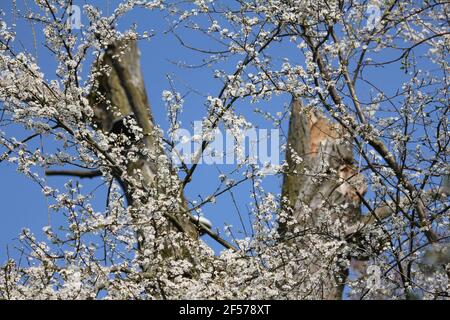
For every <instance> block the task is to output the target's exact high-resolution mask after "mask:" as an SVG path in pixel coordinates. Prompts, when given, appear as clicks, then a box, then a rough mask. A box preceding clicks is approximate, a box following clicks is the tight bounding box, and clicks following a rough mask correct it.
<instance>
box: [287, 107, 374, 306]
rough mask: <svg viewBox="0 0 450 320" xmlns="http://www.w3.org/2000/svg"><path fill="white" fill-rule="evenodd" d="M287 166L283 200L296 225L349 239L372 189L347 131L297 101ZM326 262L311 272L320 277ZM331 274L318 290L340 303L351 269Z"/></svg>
mask: <svg viewBox="0 0 450 320" xmlns="http://www.w3.org/2000/svg"><path fill="white" fill-rule="evenodd" d="M286 161H287V164H288V171H287V172H286V173H285V175H284V181H283V190H282V196H283V198H284V199H285V200H287V201H286V202H284V209H285V210H286V211H288V212H289V213H290V215H292V218H293V219H294V221H295V224H294V226H296V227H299V228H300V230H309V232H310V233H311V234H314V233H317V234H322V235H324V236H325V239H326V237H329V238H330V239H345V236H346V229H347V228H346V227H345V226H351V225H352V224H353V223H355V222H356V221H357V220H358V219H359V216H360V200H359V197H358V194H357V192H359V193H360V194H364V193H365V189H366V186H365V183H364V180H363V177H362V175H361V174H359V173H358V172H357V169H356V168H355V167H354V165H353V162H354V161H353V150H352V144H351V143H350V142H349V141H348V139H346V138H345V136H344V132H343V131H342V129H341V128H340V127H339V126H338V125H336V124H333V123H331V122H330V121H329V120H328V119H327V118H325V116H324V115H322V114H320V113H319V112H317V111H306V110H305V108H304V107H303V106H302V103H301V101H300V100H293V101H292V104H291V117H290V123H289V133H288V145H287V151H286ZM343 208H345V209H343ZM325 215H329V216H325ZM336 226H343V227H336ZM290 229H293V228H292V226H291V227H289V226H288V225H287V224H286V223H284V224H281V225H280V233H281V234H282V235H285V234H287V233H289V231H292V230H290ZM313 243H314V241H309V240H308V238H307V237H304V240H302V246H304V249H306V250H308V251H310V252H313V251H314V250H315V249H316V248H314V247H311V246H314V244H313ZM337 255H339V253H337ZM339 258H344V260H345V257H339ZM322 263H323V262H320V257H318V260H317V261H310V263H309V264H310V265H309V266H308V267H309V269H310V271H311V272H315V271H317V270H318V269H319V268H323V265H320V264H322ZM317 264H319V265H317ZM330 269H331V270H332V272H330V273H329V274H327V275H324V276H323V277H322V279H323V281H322V283H320V284H318V286H317V288H316V289H317V290H319V295H320V296H322V298H324V299H340V298H341V297H342V292H343V289H344V286H345V279H346V277H347V274H348V270H347V266H346V265H341V264H340V263H337V264H335V265H332V266H331V267H330Z"/></svg>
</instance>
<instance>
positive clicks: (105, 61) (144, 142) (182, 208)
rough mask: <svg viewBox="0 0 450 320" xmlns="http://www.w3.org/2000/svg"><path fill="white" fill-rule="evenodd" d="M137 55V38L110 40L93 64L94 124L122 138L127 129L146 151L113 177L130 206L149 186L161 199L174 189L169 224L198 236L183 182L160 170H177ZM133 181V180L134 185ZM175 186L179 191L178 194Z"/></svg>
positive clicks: (142, 239)
mask: <svg viewBox="0 0 450 320" xmlns="http://www.w3.org/2000/svg"><path fill="white" fill-rule="evenodd" d="M139 59H140V53H139V50H138V47H137V43H136V41H122V42H119V43H113V44H110V45H109V46H108V47H107V49H106V50H105V52H104V53H103V55H102V57H101V58H100V60H99V61H98V62H97V63H96V64H95V65H94V70H95V71H96V72H98V76H97V78H96V80H97V86H96V87H94V88H93V90H92V92H91V94H90V97H89V100H90V104H91V106H92V108H93V110H94V122H95V123H94V125H96V126H97V127H98V128H99V129H102V131H103V132H104V133H105V134H116V135H117V138H118V139H120V136H121V135H120V134H123V133H125V135H127V136H130V139H131V143H132V144H135V146H137V147H138V149H139V150H141V151H142V150H145V152H139V153H138V154H137V155H136V157H134V160H129V161H128V159H126V160H127V161H128V162H127V163H126V171H127V178H126V179H124V177H121V176H116V177H115V178H116V179H117V180H118V181H119V182H120V184H121V185H122V187H123V188H124V192H125V195H126V198H127V201H128V205H129V206H135V207H136V206H142V204H145V201H146V200H145V199H142V197H141V196H140V197H139V198H136V197H135V196H134V193H135V191H136V190H137V189H140V190H148V193H149V194H150V190H156V194H157V196H158V197H161V195H162V196H164V193H167V192H172V194H171V195H170V196H171V198H172V199H173V198H177V199H179V203H178V204H175V205H173V206H171V207H170V210H167V212H166V217H167V218H168V220H169V221H170V223H171V226H170V228H175V229H178V230H179V231H181V232H183V233H184V234H186V235H187V236H189V237H192V238H196V237H197V236H198V228H197V227H198V226H197V225H195V224H194V223H193V222H192V217H191V216H189V215H187V214H186V212H187V205H186V202H185V200H184V196H183V191H182V187H181V184H179V187H178V186H175V187H174V186H173V185H168V183H169V184H170V181H171V179H161V172H169V173H171V172H172V173H173V168H170V164H169V162H168V161H166V160H167V158H166V156H165V154H164V150H163V148H162V145H161V138H160V137H159V136H158V134H156V130H155V125H154V123H153V119H152V115H151V109H150V105H149V102H148V98H147V93H146V90H145V85H144V81H143V78H142V74H141V66H140V61H139ZM133 124H134V125H137V126H138V127H139V128H140V130H139V131H140V133H141V136H140V137H139V138H136V137H135V135H134V134H135V133H133V132H131V130H130V126H132V125H133ZM117 143H120V141H117ZM127 158H128V156H127ZM161 159H163V161H161ZM163 166H165V167H163ZM167 166H169V168H168V167H167ZM163 178H164V177H163ZM130 179H131V180H132V181H133V183H130ZM173 189H177V190H178V191H176V192H177V193H178V194H177V195H176V196H175V197H174V195H173V193H174V191H173ZM168 190H170V191H168ZM140 194H142V192H141V193H140ZM168 197H169V195H168ZM169 211H170V212H169ZM147 214H149V215H151V214H152V213H151V212H149V213H147ZM138 245H139V246H140V247H141V248H142V247H143V246H145V232H138ZM168 247H170V245H168ZM169 251H170V250H169ZM164 254H168V255H173V254H175V253H173V252H166V253H164Z"/></svg>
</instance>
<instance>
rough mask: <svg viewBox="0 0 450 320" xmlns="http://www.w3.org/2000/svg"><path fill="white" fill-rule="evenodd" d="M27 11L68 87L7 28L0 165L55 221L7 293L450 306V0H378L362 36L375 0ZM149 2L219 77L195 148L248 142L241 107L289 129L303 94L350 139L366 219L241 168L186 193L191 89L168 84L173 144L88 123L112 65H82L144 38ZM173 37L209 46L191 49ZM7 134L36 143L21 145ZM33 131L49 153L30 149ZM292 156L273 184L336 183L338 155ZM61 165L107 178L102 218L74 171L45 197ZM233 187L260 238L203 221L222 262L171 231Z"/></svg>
mask: <svg viewBox="0 0 450 320" xmlns="http://www.w3.org/2000/svg"><path fill="white" fill-rule="evenodd" d="M35 2H36V5H37V6H38V8H39V10H37V11H36V12H29V14H28V15H27V17H26V18H27V19H29V20H30V21H33V23H35V24H36V25H37V26H40V27H42V28H41V31H42V36H43V37H44V38H45V47H46V48H47V49H48V50H50V52H51V53H52V54H53V56H54V57H55V59H56V62H57V64H56V66H55V70H54V71H55V76H56V79H57V80H52V81H48V80H47V79H48V77H49V76H48V75H44V74H43V72H42V71H41V69H40V67H39V65H38V63H37V60H36V57H33V55H32V54H30V53H27V52H23V51H22V50H20V46H19V45H17V44H16V43H15V38H16V36H17V35H16V34H15V29H14V26H9V25H7V24H6V22H4V21H0V102H1V104H0V162H3V161H5V162H9V163H12V164H15V165H16V166H17V169H18V171H19V172H20V173H22V174H25V175H26V176H28V177H29V178H30V179H32V180H33V181H35V182H36V183H37V184H39V186H40V187H41V188H42V191H43V194H44V197H46V198H47V199H48V201H49V210H50V211H51V212H52V214H54V215H58V216H59V217H62V219H63V220H64V222H63V223H62V224H61V226H60V227H59V228H56V227H54V226H50V225H49V226H47V227H45V228H44V229H43V230H42V233H43V235H44V236H45V238H46V239H45V240H39V239H40V238H41V237H39V236H36V235H34V234H33V233H31V232H30V231H29V230H28V229H24V230H23V232H22V233H21V235H20V242H21V244H22V249H21V250H22V254H23V256H24V259H23V261H17V260H14V259H10V260H9V261H7V262H6V263H5V264H3V265H2V266H1V268H0V299H100V298H102V299H183V298H189V299H321V298H328V299H329V298H342V297H343V295H345V297H346V298H352V299H405V298H407V299H411V298H424V299H448V298H449V295H450V293H449V289H450V287H449V277H450V249H449V248H450V247H449V246H450V242H449V232H448V226H449V220H450V216H449V204H450V203H449V198H448V196H449V192H448V190H447V191H445V190H444V189H443V188H442V182H441V181H443V179H442V177H445V176H448V175H450V171H449V170H450V167H449V164H448V163H449V156H450V154H449V150H450V148H449V144H450V134H449V132H450V130H449V121H448V115H449V105H448V102H449V92H448V90H449V87H450V86H449V82H450V79H449V71H450V70H449V69H450V68H449V64H448V62H449V59H448V51H449V45H450V33H449V30H448V21H447V17H448V13H449V10H450V8H449V6H448V3H446V2H445V1H419V2H418V1H413V0H406V1H393V0H386V1H377V2H376V3H375V2H374V3H375V4H372V5H376V6H377V8H378V9H379V11H380V18H379V21H378V20H377V21H378V23H377V24H376V25H375V26H370V27H368V25H367V20H368V19H372V20H373V17H372V18H371V17H370V16H368V11H367V9H368V8H367V1H337V0H336V1H334V0H333V1H330V0H314V1H313V0H253V1H228V0H227V1H220V0H218V1H212V0H195V1H194V0H192V1H185V2H182V3H179V2H178V1H162V0H158V1H156V0H154V1H144V0H128V1H123V3H121V4H120V5H118V7H117V8H116V9H115V10H114V11H113V14H112V15H110V16H104V15H103V13H102V12H101V11H100V10H99V9H98V8H96V7H94V6H93V5H85V6H84V7H83V12H84V15H85V17H86V18H87V21H85V22H84V26H83V28H82V29H81V30H80V31H79V32H72V30H70V29H69V28H68V27H67V24H66V23H65V19H67V17H65V16H64V14H63V13H64V12H65V10H66V9H67V8H66V3H65V1H58V0H53V1H50V0H49V1H41V0H36V1H35ZM138 7H139V8H144V9H148V10H165V11H166V12H167V14H169V16H170V19H171V23H172V25H171V26H170V27H171V31H172V32H173V34H174V35H175V36H176V38H177V39H179V40H180V45H182V46H186V47H188V48H189V49H192V50H193V51H194V52H195V56H202V57H203V58H204V59H203V60H202V61H203V62H205V63H204V66H207V67H208V68H209V69H211V81H217V82H218V83H219V85H220V86H221V89H220V90H219V91H218V92H217V94H215V95H213V94H209V95H207V96H205V99H204V100H205V101H204V104H205V106H206V111H205V115H204V117H203V119H202V121H203V127H204V128H207V130H206V131H205V132H204V133H203V134H202V135H199V136H194V137H193V138H192V139H193V140H196V141H197V142H199V143H203V144H204V146H205V148H202V149H201V151H200V152H204V151H205V150H206V149H207V148H206V147H207V145H208V143H209V142H210V140H211V139H210V135H211V134H212V133H213V132H214V130H215V129H216V128H218V126H219V125H223V126H225V127H226V128H227V129H229V130H230V131H231V132H232V133H233V135H234V137H235V139H236V140H239V139H242V136H241V135H242V132H243V129H245V128H249V127H251V126H252V119H251V118H250V117H246V116H245V115H244V113H243V112H241V110H240V108H247V109H248V108H250V107H252V108H253V110H254V111H255V113H256V114H258V115H262V116H263V117H264V118H265V120H269V121H272V125H273V126H275V127H281V124H282V122H283V121H284V117H285V114H286V113H288V112H287V111H288V110H287V109H283V108H282V109H281V110H280V108H278V109H277V106H275V105H273V104H271V103H272V100H275V99H276V98H277V97H279V96H289V97H293V98H295V99H301V100H302V101H303V105H304V109H305V110H303V111H304V112H320V113H322V114H326V115H327V116H328V117H329V118H330V119H332V120H333V122H334V123H338V124H339V125H340V126H341V128H343V131H344V134H343V135H344V137H346V138H347V139H348V140H350V141H352V144H353V149H354V156H355V159H356V160H355V163H353V164H352V168H355V170H356V171H357V173H358V174H362V175H363V176H364V179H365V183H366V184H367V186H368V191H367V193H366V194H360V193H358V194H357V196H358V197H357V200H355V201H356V202H358V203H359V204H360V207H361V212H359V213H358V215H357V216H355V215H352V216H348V214H347V212H349V204H348V203H345V204H339V205H336V204H334V203H329V202H327V201H323V203H319V204H318V203H314V204H312V203H310V202H308V201H307V200H308V199H300V198H299V199H297V201H296V203H295V204H294V206H292V207H289V206H288V204H289V203H288V199H286V198H283V197H282V196H281V194H280V193H281V192H280V193H273V192H268V191H266V189H265V187H266V185H265V179H266V178H267V177H266V174H265V172H267V169H268V168H265V167H264V166H258V165H255V164H253V163H252V161H250V160H249V161H241V162H240V164H239V167H238V168H236V172H238V173H237V174H235V175H234V176H233V175H231V174H230V176H228V175H226V174H223V173H221V174H220V176H219V177H218V178H219V181H220V186H219V188H218V189H216V190H214V189H212V190H211V193H210V195H209V196H208V197H206V198H205V199H202V201H199V202H196V201H189V199H185V198H184V196H183V192H182V191H180V190H182V189H183V188H184V187H185V185H186V184H187V183H189V182H190V179H195V174H194V173H195V170H196V168H197V167H196V165H195V162H194V163H193V164H192V165H191V166H190V167H187V165H184V166H181V167H176V166H173V165H172V163H171V161H170V159H169V158H168V157H167V156H165V153H164V151H170V147H171V145H173V141H172V143H171V140H173V139H175V137H174V136H173V132H175V131H176V130H177V129H179V128H180V127H181V120H180V117H181V115H182V114H183V112H185V111H186V107H185V106H184V102H185V101H184V100H185V99H187V98H185V97H184V96H182V95H181V94H179V93H178V92H176V90H175V88H174V86H173V83H172V82H171V83H170V84H171V86H172V87H171V90H166V91H163V92H162V93H161V94H162V98H163V101H164V103H165V104H166V107H167V114H168V118H169V126H170V128H169V130H168V132H167V134H166V135H165V134H164V132H161V130H160V129H159V128H158V127H157V126H156V124H155V125H153V127H152V130H153V131H152V132H150V133H149V132H145V131H144V130H143V128H142V125H141V124H140V123H139V121H137V120H136V119H131V120H127V122H125V124H126V126H127V127H129V130H130V131H131V132H132V133H133V134H132V137H131V136H130V135H126V134H124V133H123V132H117V133H113V132H107V131H105V130H102V128H100V127H99V126H98V125H95V119H96V114H95V112H94V110H93V108H92V106H91V104H90V100H89V94H90V93H91V91H95V90H96V89H97V88H98V85H99V84H98V83H97V80H96V79H97V78H98V76H100V75H104V74H106V75H108V74H109V73H110V72H111V70H108V68H106V67H98V68H92V71H91V72H90V73H88V76H87V77H85V78H83V76H82V75H84V74H86V71H83V68H85V69H89V65H86V63H87V61H90V62H92V61H94V64H95V62H98V61H99V60H100V59H101V57H102V56H103V52H104V50H105V49H107V47H108V45H110V44H111V43H114V42H117V41H121V42H124V43H126V42H127V41H137V40H140V39H146V38H147V37H148V33H145V34H140V33H138V32H137V31H136V28H135V27H132V28H130V29H129V30H127V31H123V32H122V31H119V28H118V27H117V26H118V20H119V19H120V18H121V17H122V16H123V15H125V14H132V12H133V9H134V8H138ZM3 16H4V14H3V15H2V17H3ZM182 28H183V30H189V32H192V33H193V34H195V35H198V36H202V37H205V39H208V40H207V41H206V40H205V43H206V44H207V45H208V44H209V45H211V46H210V48H209V49H208V48H207V49H205V48H192V47H189V46H188V45H187V44H186V42H184V41H182V38H181V36H179V35H178V31H179V30H180V29H182ZM180 34H182V32H180ZM208 41H210V42H208ZM218 48H219V49H218ZM380 70H381V71H380ZM394 70H395V71H394ZM398 70H400V71H398ZM380 72H381V75H380ZM390 72H392V73H393V74H394V75H391V74H390ZM376 74H378V76H377V75H376ZM52 76H53V75H52ZM388 78H389V84H388V85H386V83H383V79H388ZM380 79H382V80H381V81H380ZM150 85H151V84H150ZM195 85H198V86H201V84H195ZM198 89H199V90H201V87H199V88H198ZM106 100H107V99H106ZM107 104H108V108H109V110H112V109H113V107H114V106H113V105H112V102H111V101H107ZM260 104H261V105H262V104H266V105H270V110H268V111H262V110H260V109H259V108H258V107H257V106H259V105H260ZM249 106H250V107H249ZM253 106H254V107H253ZM286 118H289V117H286ZM286 121H287V120H286ZM12 126H19V127H21V128H23V129H24V130H25V131H26V132H30V135H29V137H28V138H26V139H18V138H16V137H14V136H12V135H10V134H9V131H8V130H7V129H8V128H9V127H12ZM166 136H167V138H164V139H163V137H166ZM36 137H43V139H45V141H51V143H52V144H53V146H52V147H51V148H48V149H45V150H41V149H40V148H35V146H36V145H35V144H34V141H35V138H36ZM149 137H150V138H149ZM149 139H150V140H151V141H157V143H156V144H157V148H156V149H151V148H150V147H149V145H148V143H147V141H149ZM163 140H164V141H163ZM236 148H238V150H235V152H236V153H237V154H239V155H241V157H244V156H245V151H244V150H239V148H240V147H239V145H238V146H237V147H236ZM284 149H285V150H289V151H290V152H291V153H292V154H293V155H292V157H291V158H292V162H293V163H285V164H284V165H283V166H281V168H280V167H277V168H275V169H274V170H275V171H276V172H278V173H279V175H282V174H284V173H286V172H287V171H288V170H289V166H292V165H293V166H295V170H294V171H293V173H294V174H295V175H298V176H299V177H310V178H309V179H310V180H308V181H313V182H314V183H315V184H317V185H326V183H327V182H328V181H331V180H332V179H334V177H336V175H337V172H336V170H334V171H333V168H332V166H331V164H330V163H326V162H324V163H322V164H321V166H320V170H316V171H315V170H313V169H312V168H307V167H303V164H304V160H305V158H306V157H308V155H305V154H295V150H293V148H292V146H291V145H289V142H286V143H285V146H284ZM155 150H156V151H155ZM158 150H159V151H160V150H163V152H162V153H161V152H159V151H158ZM197 156H200V155H197ZM141 162H144V163H145V165H141V166H135V167H133V164H135V163H141ZM51 166H71V167H72V168H73V167H75V168H82V169H88V170H90V172H98V174H97V175H98V176H99V177H100V178H99V179H102V180H103V182H104V183H105V184H107V185H108V186H109V187H108V195H107V201H106V206H105V208H104V210H100V211H97V210H95V209H94V207H93V205H92V201H93V196H92V195H90V194H86V193H84V192H83V189H82V185H81V184H80V183H79V180H77V179H72V178H68V179H67V182H66V183H65V185H64V190H58V189H57V188H55V187H52V186H51V185H50V184H49V182H48V180H47V179H46V178H45V177H44V176H43V175H42V169H47V168H49V167H51ZM239 174H241V176H240V177H239ZM236 177H238V178H236ZM299 179H300V178H299ZM341 179H342V183H343V186H345V189H346V190H348V189H350V190H360V189H361V187H360V185H358V184H357V182H355V181H356V179H351V178H350V179H344V178H341ZM119 181H120V182H119ZM149 181H150V183H148V182H149ZM0 183H1V182H0ZM241 183H249V184H250V186H251V190H252V191H251V194H250V195H249V197H250V199H251V202H250V204H249V206H248V208H249V220H250V221H251V223H250V226H249V227H251V232H248V233H247V234H246V235H245V236H241V233H238V232H236V228H234V227H232V226H227V227H226V230H225V235H222V234H221V233H217V232H215V230H210V229H208V230H204V229H201V227H200V226H199V230H203V231H202V232H207V233H208V235H209V236H211V237H212V239H213V240H214V241H217V242H218V243H220V244H221V245H223V246H224V247H225V249H224V250H223V251H221V252H220V253H215V252H214V251H213V250H212V249H211V247H209V246H208V245H207V244H206V242H205V241H204V240H203V238H199V237H192V236H191V235H190V234H189V232H183V231H180V229H182V227H180V226H177V223H180V221H186V220H189V219H191V223H194V222H192V219H193V218H192V217H193V215H195V216H198V215H201V214H202V212H203V211H202V210H203V206H205V205H206V204H209V205H215V203H216V200H217V199H218V198H220V197H221V196H222V195H223V194H225V193H227V192H229V191H232V190H234V189H235V188H237V187H238V186H239V185H240V184H241ZM359 183H361V182H359ZM339 190H341V189H339ZM322 191H323V190H318V191H317V192H318V193H320V192H322ZM342 192H343V191H342ZM364 192H365V190H364ZM353 193H355V192H354V191H353ZM355 194H356V193H355ZM330 199H331V198H330ZM186 203H189V204H188V205H187V204H186ZM183 219H184V220H183ZM194 219H195V218H194ZM197 221H198V220H197ZM197 224H198V223H197ZM174 225H175V227H174ZM203 228H204V227H203ZM208 235H206V236H208ZM336 292H337V293H336Z"/></svg>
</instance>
